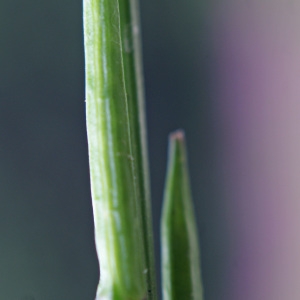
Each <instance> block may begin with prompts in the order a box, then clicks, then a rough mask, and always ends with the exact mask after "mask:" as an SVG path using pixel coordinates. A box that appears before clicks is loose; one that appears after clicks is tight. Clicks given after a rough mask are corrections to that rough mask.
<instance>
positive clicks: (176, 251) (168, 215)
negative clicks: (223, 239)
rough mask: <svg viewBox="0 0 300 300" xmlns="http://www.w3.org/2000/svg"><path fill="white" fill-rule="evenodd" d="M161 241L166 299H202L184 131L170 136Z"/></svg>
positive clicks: (164, 294)
mask: <svg viewBox="0 0 300 300" xmlns="http://www.w3.org/2000/svg"><path fill="white" fill-rule="evenodd" d="M161 241H162V274H163V296H164V300H177V299H178V300H179V299H186V300H188V299H193V300H202V299H203V287H202V282H201V275H200V262H199V246H198V236H197V228H196V222H195V216H194V211H193V204H192V200H191V192H190V183H189V178H188V170H187V157H186V149H185V140H184V133H183V131H176V132H174V133H173V134H171V135H170V141H169V161H168V170H167V178H166V185H165V193H164V204H163V213H162V220H161Z"/></svg>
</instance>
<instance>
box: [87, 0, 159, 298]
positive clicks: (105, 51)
mask: <svg viewBox="0 0 300 300" xmlns="http://www.w3.org/2000/svg"><path fill="white" fill-rule="evenodd" d="M137 19H138V18H137V7H136V3H135V2H134V1H129V0H84V37H85V62H86V102H87V103H86V107H87V113H86V114H87V131H88V144H89V159H90V176H91V188H92V199H93V208H94V219H95V239H96V246H97V251H98V256H99V259H100V277H101V282H100V284H99V287H98V291H97V299H116V300H117V299H126V300H127V299H128V300H129V299H130V300H142V299H156V285H155V274H154V259H153V241H152V224H151V207H150V192H149V175H148V166H147V153H146V143H145V140H146V136H145V118H144V112H143V109H144V108H143V90H142V84H141V77H140V76H141V61H140V52H139V41H138V23H137Z"/></svg>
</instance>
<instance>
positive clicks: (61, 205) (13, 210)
mask: <svg viewBox="0 0 300 300" xmlns="http://www.w3.org/2000/svg"><path fill="white" fill-rule="evenodd" d="M208 2H210V1H206V0H203V1H198V0H189V1H179V0H173V1H158V0H151V1H145V0H144V1H142V2H141V18H142V32H143V57H144V69H145V86H146V106H147V120H148V143H149V153H150V165H151V178H152V182H151V185H152V196H153V197H152V198H153V205H152V206H153V219H154V233H155V239H156V254H157V264H158V263H159V218H160V213H161V198H162V190H163V184H164V176H165V165H166V153H167V136H168V134H169V132H170V131H172V130H174V129H177V128H184V129H185V131H186V135H187V143H188V147H189V159H190V170H191V181H192V189H193V196H194V201H195V208H196V213H197V221H198V225H199V233H200V239H201V251H202V253H201V259H202V273H203V278H204V279H203V280H204V287H205V299H206V300H216V299H227V297H226V288H225V285H226V257H227V248H228V241H227V238H226V222H225V220H224V218H222V210H223V207H224V203H223V199H222V196H221V188H220V184H219V178H218V177H219V176H218V168H217V159H216V158H217V156H218V155H217V153H218V151H217V149H218V147H217V145H216V143H215V140H216V139H215V130H214V114H213V101H212V100H213V99H212V96H211V95H212V94H213V90H212V88H211V87H212V86H213V79H212V76H211V70H212V68H213V51H212V49H211V36H210V32H211V31H210V22H209V17H210V7H209V6H208V5H207V3H208ZM158 270H159V267H158ZM97 282H98V263H97V259H96V253H95V249H94V240H93V219H92V207H91V197H90V189H89V174H88V157H87V140H86V128H85V103H84V60H83V36H82V2H81V1H80V0H52V1H43V0H42V1H41V0H40V1H37V0H27V1H20V0H9V1H1V2H0V299H1V300H2V299H3V300H71V299H72V300H88V299H90V300H93V299H94V294H95V289H96V285H97Z"/></svg>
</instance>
